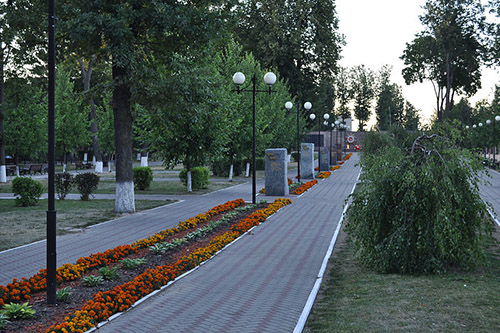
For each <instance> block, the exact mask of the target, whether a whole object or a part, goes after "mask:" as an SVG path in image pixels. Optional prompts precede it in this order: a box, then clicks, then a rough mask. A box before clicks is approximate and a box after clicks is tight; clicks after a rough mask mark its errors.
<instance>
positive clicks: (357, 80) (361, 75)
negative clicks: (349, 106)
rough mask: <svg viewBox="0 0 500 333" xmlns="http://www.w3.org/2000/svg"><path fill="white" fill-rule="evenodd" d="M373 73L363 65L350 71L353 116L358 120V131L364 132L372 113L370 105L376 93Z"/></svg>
mask: <svg viewBox="0 0 500 333" xmlns="http://www.w3.org/2000/svg"><path fill="white" fill-rule="evenodd" d="M375 80H376V77H375V73H374V72H373V71H372V70H371V69H370V68H367V67H365V65H359V66H355V67H354V68H352V70H351V89H352V97H353V101H354V116H355V117H356V119H358V120H359V130H360V131H364V127H365V124H366V122H367V121H368V119H369V118H370V116H371V113H372V103H373V99H374V98H375V93H376V90H375V89H376V81H375Z"/></svg>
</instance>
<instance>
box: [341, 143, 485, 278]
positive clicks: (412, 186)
mask: <svg viewBox="0 0 500 333" xmlns="http://www.w3.org/2000/svg"><path fill="white" fill-rule="evenodd" d="M375 138H376V137H375ZM367 139H369V137H367ZM362 166H363V175H362V178H361V180H362V182H361V185H360V186H359V188H358V189H357V191H356V192H355V193H354V194H353V195H352V199H353V202H352V205H351V206H350V208H349V210H348V215H349V222H348V224H347V231H348V234H349V236H350V238H351V239H352V241H353V244H354V246H355V249H356V251H357V254H358V257H359V259H360V261H361V262H362V263H363V264H365V265H366V266H368V267H370V268H372V269H374V270H377V271H380V272H387V273H389V272H397V273H439V272H443V271H444V270H446V268H447V267H449V266H451V265H460V266H464V267H466V268H471V267H473V266H475V265H476V264H477V263H478V262H480V260H481V259H482V258H483V254H482V251H481V249H480V246H479V240H480V237H481V235H483V233H484V232H485V230H487V228H486V224H487V222H486V221H488V220H486V219H485V216H486V214H487V211H486V205H485V204H484V202H483V201H482V200H481V198H480V196H479V191H478V187H477V184H478V182H479V177H478V171H479V170H480V168H481V166H480V164H479V162H478V161H477V159H475V158H474V157H473V156H472V155H471V154H470V153H469V152H467V151H460V150H458V149H456V148H453V146H452V145H451V144H450V141H448V140H447V139H445V138H443V137H439V136H437V135H432V136H421V137H419V138H418V139H416V140H415V141H414V144H413V146H412V149H410V150H403V149H400V148H398V147H397V146H391V145H387V146H386V147H385V148H383V149H379V150H377V152H376V154H365V155H364V156H363V159H362Z"/></svg>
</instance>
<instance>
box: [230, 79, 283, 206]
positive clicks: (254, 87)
mask: <svg viewBox="0 0 500 333" xmlns="http://www.w3.org/2000/svg"><path fill="white" fill-rule="evenodd" d="M233 82H234V84H235V85H236V92H237V93H238V94H239V93H241V92H251V93H252V203H254V204H255V203H256V196H257V183H256V163H255V132H256V130H255V95H256V93H258V92H265V93H269V94H271V92H272V90H271V87H272V85H273V84H274V83H275V82H276V75H275V74H274V73H273V72H268V73H266V74H265V75H264V82H265V83H266V84H267V86H268V87H269V90H257V75H256V74H253V76H252V87H251V88H250V89H248V88H244V89H241V86H242V85H243V83H245V74H243V73H242V72H236V73H234V75H233Z"/></svg>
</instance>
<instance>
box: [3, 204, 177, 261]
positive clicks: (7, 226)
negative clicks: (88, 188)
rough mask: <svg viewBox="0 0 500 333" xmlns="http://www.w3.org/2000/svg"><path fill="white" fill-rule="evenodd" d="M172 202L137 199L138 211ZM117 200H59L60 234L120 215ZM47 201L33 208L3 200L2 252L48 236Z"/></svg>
mask: <svg viewBox="0 0 500 333" xmlns="http://www.w3.org/2000/svg"><path fill="white" fill-rule="evenodd" d="M167 203H169V202H168V201H165V200H136V201H135V206H136V210H137V211H140V210H145V209H150V208H154V207H158V206H162V205H165V204H167ZM114 207H115V201H114V200H90V201H81V200H63V201H57V203H56V210H57V233H58V234H59V235H60V234H64V233H66V232H69V231H71V230H72V229H78V228H84V227H87V226H89V225H93V224H97V223H99V222H103V221H108V220H111V219H113V218H116V217H118V216H119V215H117V214H116V213H115V212H114ZM46 210H47V200H40V201H39V203H38V205H36V206H33V207H16V206H15V203H14V200H0V212H2V213H1V214H0V225H1V228H0V251H2V250H6V249H10V248H13V247H16V246H21V245H24V244H29V243H32V242H35V241H37V240H41V239H45V237H46Z"/></svg>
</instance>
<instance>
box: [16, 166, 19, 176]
mask: <svg viewBox="0 0 500 333" xmlns="http://www.w3.org/2000/svg"><path fill="white" fill-rule="evenodd" d="M16 176H17V177H19V165H16Z"/></svg>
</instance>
